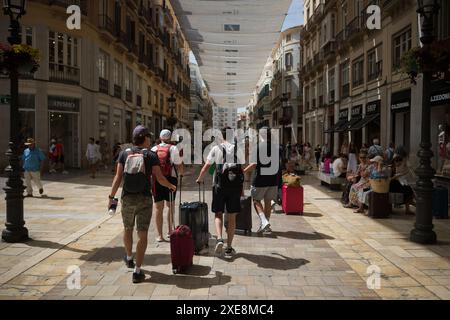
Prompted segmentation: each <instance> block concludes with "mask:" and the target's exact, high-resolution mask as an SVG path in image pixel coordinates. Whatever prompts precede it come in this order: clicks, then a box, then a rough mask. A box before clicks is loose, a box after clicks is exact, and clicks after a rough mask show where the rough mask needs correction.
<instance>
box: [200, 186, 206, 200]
mask: <svg viewBox="0 0 450 320" xmlns="http://www.w3.org/2000/svg"><path fill="white" fill-rule="evenodd" d="M202 185H203V202H206V197H205V182H202V183H199V184H198V201H199V202H202V196H201V192H202V187H201V186H202Z"/></svg>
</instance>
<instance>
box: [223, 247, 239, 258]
mask: <svg viewBox="0 0 450 320" xmlns="http://www.w3.org/2000/svg"><path fill="white" fill-rule="evenodd" d="M235 254H236V251H235V250H234V249H233V248H232V247H228V248H226V249H225V258H227V259H231V258H233V256H234V255H235Z"/></svg>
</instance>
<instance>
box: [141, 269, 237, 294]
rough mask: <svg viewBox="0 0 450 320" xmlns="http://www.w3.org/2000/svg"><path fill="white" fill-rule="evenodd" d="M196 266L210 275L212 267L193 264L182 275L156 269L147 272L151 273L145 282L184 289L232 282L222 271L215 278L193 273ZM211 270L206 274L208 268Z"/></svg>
mask: <svg viewBox="0 0 450 320" xmlns="http://www.w3.org/2000/svg"><path fill="white" fill-rule="evenodd" d="M196 267H200V268H203V269H204V271H202V272H201V273H202V275H203V274H204V275H208V274H209V272H210V271H211V268H210V267H204V266H193V267H192V268H191V269H190V270H189V271H188V272H189V273H188V274H181V275H172V274H171V275H168V274H164V273H160V272H156V271H150V272H148V271H147V272H145V273H146V274H147V275H150V278H147V279H146V280H145V282H147V283H156V284H165V285H167V284H173V285H175V286H177V287H178V288H182V289H202V288H210V287H212V286H218V285H224V284H227V283H229V282H231V277H230V276H225V275H223V273H222V272H220V271H216V274H215V276H214V277H213V278H202V277H200V276H197V275H195V274H193V273H192V272H195V271H194V270H195V269H196ZM207 269H209V271H208V272H207V273H206V274H205V272H206V270H207Z"/></svg>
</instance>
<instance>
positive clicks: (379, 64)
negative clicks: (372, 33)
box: [367, 46, 383, 81]
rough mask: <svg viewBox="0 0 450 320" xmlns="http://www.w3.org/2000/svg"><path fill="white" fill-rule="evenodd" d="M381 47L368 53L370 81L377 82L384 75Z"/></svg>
mask: <svg viewBox="0 0 450 320" xmlns="http://www.w3.org/2000/svg"><path fill="white" fill-rule="evenodd" d="M381 50H382V49H381V46H379V47H378V48H376V49H373V50H372V51H369V52H368V53H367V76H368V81H371V80H375V79H377V78H379V77H381V76H382V74H383V59H382V55H381V52H382V51H381Z"/></svg>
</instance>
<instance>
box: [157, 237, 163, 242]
mask: <svg viewBox="0 0 450 320" xmlns="http://www.w3.org/2000/svg"><path fill="white" fill-rule="evenodd" d="M156 242H164V238H163V237H157V238H156Z"/></svg>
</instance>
